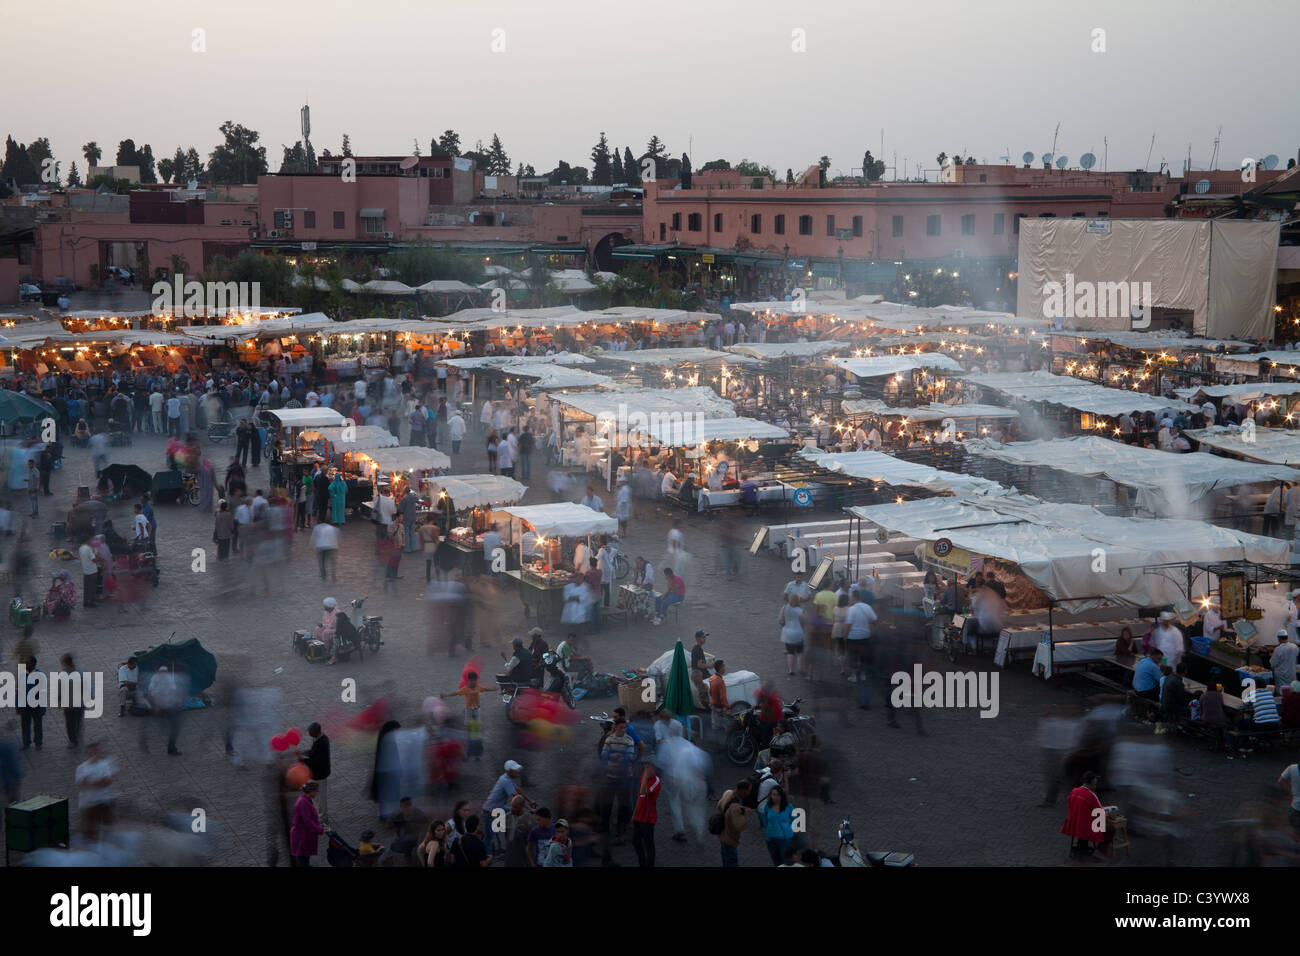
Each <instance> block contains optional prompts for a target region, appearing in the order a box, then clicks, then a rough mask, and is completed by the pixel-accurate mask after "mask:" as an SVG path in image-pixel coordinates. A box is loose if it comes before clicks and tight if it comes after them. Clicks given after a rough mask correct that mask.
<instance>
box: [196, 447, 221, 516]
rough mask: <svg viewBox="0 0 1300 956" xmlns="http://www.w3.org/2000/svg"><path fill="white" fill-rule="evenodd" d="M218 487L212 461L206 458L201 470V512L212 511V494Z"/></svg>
mask: <svg viewBox="0 0 1300 956" xmlns="http://www.w3.org/2000/svg"><path fill="white" fill-rule="evenodd" d="M216 486H217V478H216V474H215V472H214V471H213V469H212V462H211V460H210V459H207V458H204V459H203V464H202V466H201V467H200V468H199V510H200V511H208V512H210V511H212V492H213V490H214V489H215V488H216Z"/></svg>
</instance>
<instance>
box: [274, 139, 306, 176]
mask: <svg viewBox="0 0 1300 956" xmlns="http://www.w3.org/2000/svg"><path fill="white" fill-rule="evenodd" d="M282 145H283V144H282ZM283 149H284V158H283V159H282V160H281V162H280V171H279V175H281V176H293V175H299V176H300V175H302V174H304V173H307V172H310V169H309V167H308V165H307V150H306V149H304V148H303V145H302V140H298V141H297V142H296V143H294V144H293V145H292V146H283Z"/></svg>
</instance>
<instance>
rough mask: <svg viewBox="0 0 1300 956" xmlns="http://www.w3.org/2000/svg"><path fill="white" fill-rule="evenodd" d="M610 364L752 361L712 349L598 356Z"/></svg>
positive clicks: (611, 353)
mask: <svg viewBox="0 0 1300 956" xmlns="http://www.w3.org/2000/svg"><path fill="white" fill-rule="evenodd" d="M600 357H601V358H602V359H605V360H606V361H610V362H623V363H625V364H627V365H656V366H664V367H668V366H671V365H685V364H687V363H690V364H692V365H704V364H706V363H709V362H721V363H722V364H724V365H725V364H727V363H728V362H729V363H731V364H732V365H752V364H754V359H752V358H749V357H748V356H745V355H735V354H733V353H730V352H715V351H714V350H713V349H697V348H680V349H636V350H634V351H631V352H604V353H602V354H601V356H600Z"/></svg>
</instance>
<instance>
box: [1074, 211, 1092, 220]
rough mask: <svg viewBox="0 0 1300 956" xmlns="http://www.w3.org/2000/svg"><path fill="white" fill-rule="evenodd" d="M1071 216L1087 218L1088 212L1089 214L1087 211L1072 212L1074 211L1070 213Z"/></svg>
mask: <svg viewBox="0 0 1300 956" xmlns="http://www.w3.org/2000/svg"><path fill="white" fill-rule="evenodd" d="M1070 218H1071V219H1086V218H1088V214H1087V213H1086V212H1072V213H1070Z"/></svg>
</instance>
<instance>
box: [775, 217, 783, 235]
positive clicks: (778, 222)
mask: <svg viewBox="0 0 1300 956" xmlns="http://www.w3.org/2000/svg"><path fill="white" fill-rule="evenodd" d="M772 231H773V232H775V233H776V234H777V235H778V236H784V235H785V215H784V214H777V216H776V218H775V220H774V221H773V223H772Z"/></svg>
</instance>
